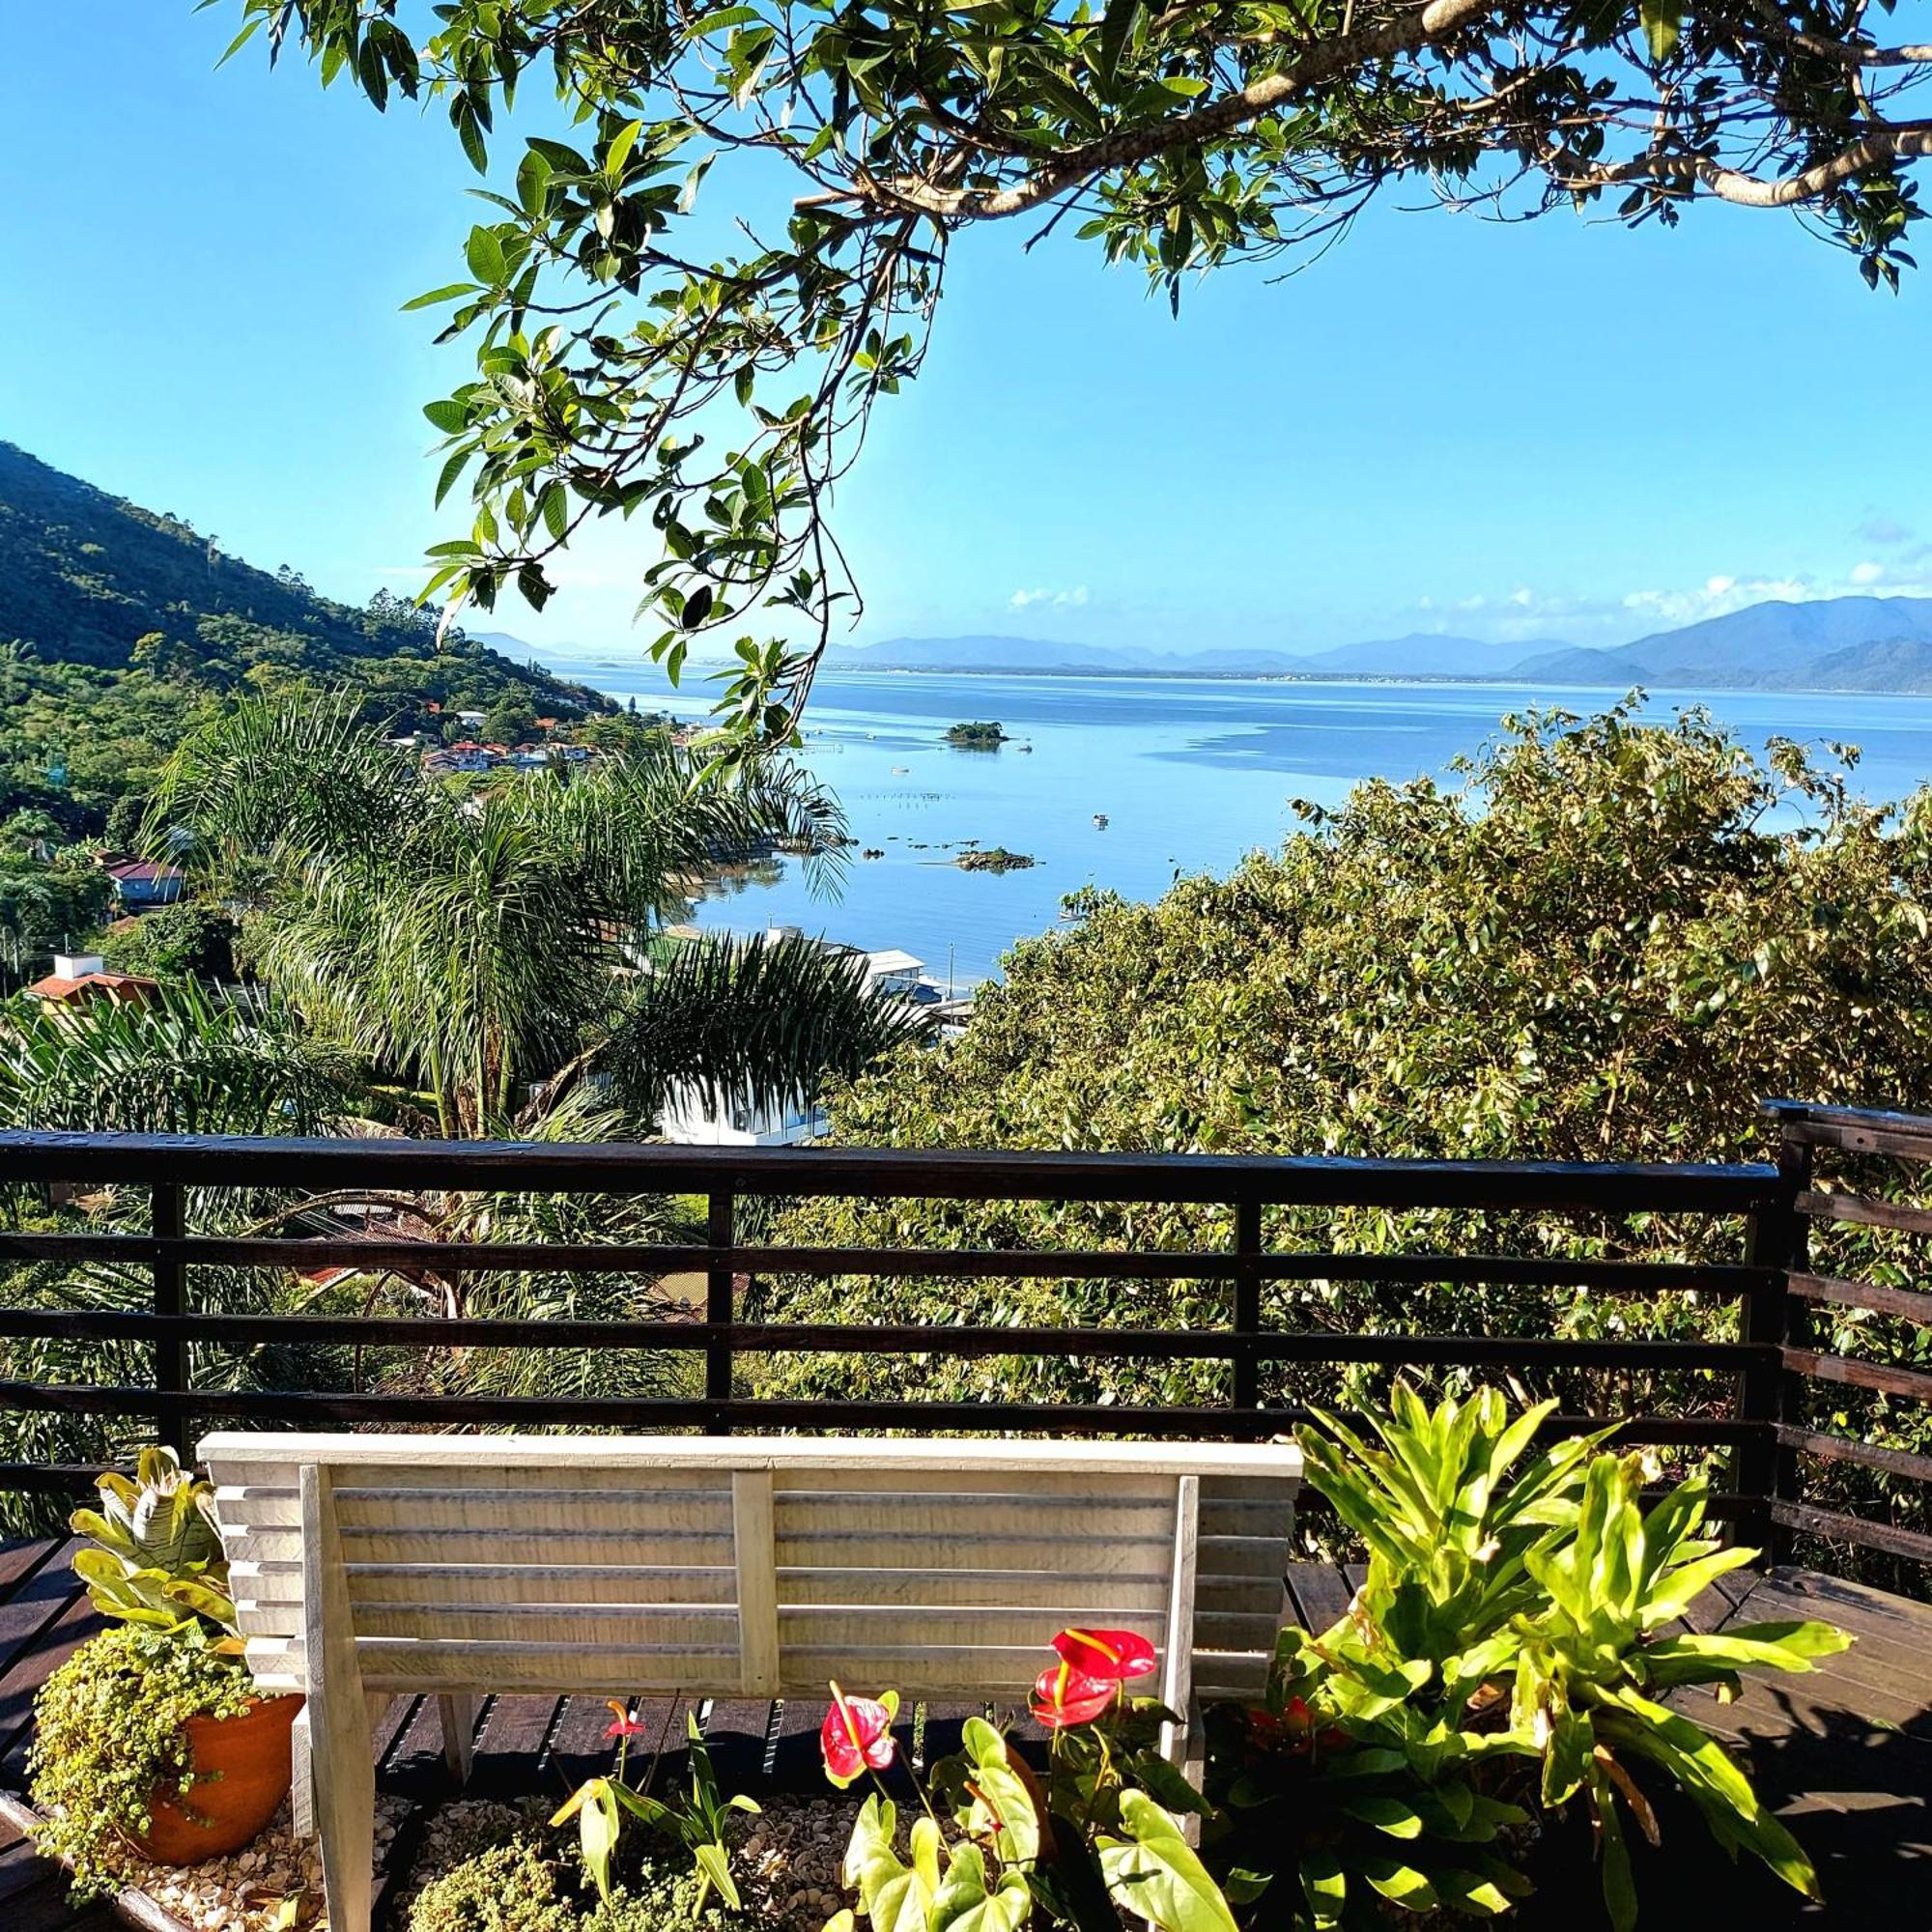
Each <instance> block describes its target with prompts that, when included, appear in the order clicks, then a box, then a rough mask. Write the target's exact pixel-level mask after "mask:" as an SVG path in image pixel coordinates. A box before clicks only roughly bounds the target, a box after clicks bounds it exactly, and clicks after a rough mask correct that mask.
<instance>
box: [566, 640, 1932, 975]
mask: <svg viewBox="0 0 1932 1932" xmlns="http://www.w3.org/2000/svg"><path fill="white" fill-rule="evenodd" d="M546 661H547V662H548V663H550V664H551V665H552V667H553V668H555V669H557V670H560V671H564V672H565V673H566V674H568V675H571V676H574V677H578V678H581V679H582V680H583V681H584V682H585V683H588V684H592V685H595V686H596V687H597V688H598V689H600V690H603V691H608V692H610V693H611V694H612V695H614V696H625V697H628V696H630V695H631V694H633V693H636V694H637V696H638V701H639V705H641V706H646V707H654V708H657V709H661V710H670V711H672V712H674V713H676V714H677V715H679V716H691V717H696V716H698V715H700V714H701V713H702V712H703V711H704V709H705V708H706V706H707V704H708V701H709V700H708V698H707V697H706V696H705V693H704V686H703V685H702V683H701V682H694V683H691V684H688V685H687V687H686V689H685V691H684V692H683V693H670V694H668V691H667V687H666V684H665V681H664V678H663V675H662V673H661V672H659V671H658V670H657V668H655V667H654V666H652V665H650V664H649V663H648V662H644V663H639V664H628V663H625V662H622V661H619V660H614V659H611V660H607V659H597V660H589V659H577V660H570V661H566V660H563V659H558V658H553V659H548V660H546ZM1618 696H1620V694H1619V693H1616V692H1610V691H1603V692H1595V691H1548V690H1536V689H1532V688H1530V687H1527V686H1503V685H1397V684H1352V683H1333V684H1302V683H1295V684H1280V683H1249V682H1245V681H1241V682H1236V681H1225V680H1218V679H1173V680H1169V679H1160V680H1151V679H1145V678H1068V677H967V676H960V677H952V676H939V675H931V674H919V675H910V674H905V673H893V672H869V673H864V674H859V675H830V674H828V675H827V676H824V677H821V678H820V679H819V681H818V683H817V686H816V688H815V689H814V691H813V695H812V700H811V707H810V714H809V718H808V732H807V745H806V753H805V755H806V757H807V758H808V760H809V761H810V764H811V765H812V767H813V768H814V769H815V770H816V771H817V772H818V774H819V775H820V777H822V778H823V779H824V780H825V781H826V782H827V783H829V784H830V785H831V786H832V787H833V788H834V789H835V790H836V791H837V792H838V796H839V798H840V799H841V800H842V801H843V803H844V806H845V810H846V813H847V815H848V817H849V818H850V821H851V826H852V830H853V832H854V834H855V835H856V836H857V838H859V840H860V844H861V846H869V847H874V848H877V849H879V850H881V851H883V852H884V854H885V856H884V858H882V859H875V860H867V861H862V860H861V859H859V857H858V855H857V852H856V850H855V852H854V853H853V854H852V863H851V865H850V867H848V869H847V872H846V876H845V880H844V884H843V888H842V891H841V892H840V894H839V895H838V897H837V898H836V899H829V900H828V899H824V898H814V897H813V896H812V895H811V894H810V892H809V891H808V890H807V888H806V885H805V882H804V880H803V878H802V877H801V875H800V868H799V867H797V866H796V865H790V864H787V865H786V866H785V867H783V870H782V875H781V877H780V879H779V880H778V882H777V883H776V884H772V885H755V886H749V887H746V888H745V889H744V890H742V891H739V892H736V893H734V894H730V895H725V896H722V897H719V898H715V899H712V900H710V901H708V902H707V903H706V904H705V905H704V906H703V907H702V908H701V909H700V911H699V915H698V917H699V921H700V923H703V924H706V925H710V926H716V927H727V928H730V929H732V930H734V931H746V932H751V931H760V930H762V929H763V928H764V927H765V926H766V925H768V924H788V925H800V926H803V927H804V928H806V929H807V930H808V931H811V932H821V931H822V932H826V933H829V934H830V935H831V936H832V937H834V938H837V939H840V940H845V941H848V942H850V943H852V944H854V945H858V946H863V947H867V948H868V949H871V948H879V947H894V946H896V947H903V948H905V949H906V950H907V951H908V952H914V953H917V954H918V955H919V956H920V957H921V958H922V959H923V960H924V961H925V962H926V966H927V969H928V971H929V972H930V973H931V974H932V975H933V976H934V977H936V978H938V979H939V980H942V981H944V980H945V979H946V978H947V975H948V973H949V972H951V973H952V976H953V978H954V980H955V981H956V982H957V983H958V984H959V985H960V986H961V987H964V986H966V985H968V984H970V983H972V982H973V981H976V980H981V979H984V978H987V977H989V976H991V975H993V974H995V973H997V972H998V970H999V959H1000V954H1001V953H1002V952H1005V950H1006V949H1007V948H1008V947H1009V946H1010V945H1011V944H1012V943H1013V941H1014V940H1016V939H1019V938H1022V937H1024V936H1025V935H1027V934H1029V933H1036V932H1040V931H1043V930H1045V929H1046V928H1048V927H1050V926H1051V925H1053V924H1054V923H1055V921H1056V920H1057V919H1058V917H1059V913H1060V906H1061V900H1062V899H1063V898H1064V897H1065V895H1066V894H1068V893H1071V892H1075V891H1078V890H1079V889H1080V888H1081V887H1083V886H1089V885H1095V886H1105V887H1110V888H1112V889H1113V890H1114V891H1116V892H1119V893H1122V894H1124V895H1127V896H1129V897H1133V898H1153V897H1157V896H1158V895H1160V894H1161V893H1162V892H1163V891H1165V890H1166V888H1167V887H1168V886H1169V885H1170V884H1171V883H1172V882H1173V880H1174V879H1175V878H1177V877H1178V876H1180V875H1182V874H1185V873H1189V872H1200V871H1225V870H1226V869H1227V868H1228V867H1231V866H1232V865H1234V864H1235V862H1236V860H1238V859H1239V858H1240V857H1241V856H1242V854H1243V853H1245V852H1248V851H1251V850H1253V849H1254V848H1255V847H1256V846H1266V845H1272V844H1275V843H1277V842H1279V840H1280V839H1281V838H1282V837H1283V836H1284V835H1285V834H1286V833H1287V832H1288V831H1289V830H1291V829H1292V827H1293V819H1292V817H1291V816H1290V814H1289V812H1288V810H1287V806H1288V801H1289V800H1291V799H1293V798H1307V799H1313V800H1315V801H1317V802H1318V803H1320V804H1323V805H1334V804H1337V803H1339V802H1340V801H1341V800H1342V798H1343V797H1344V796H1345V795H1346V794H1347V792H1348V790H1349V788H1350V785H1351V784H1353V783H1354V782H1355V781H1357V780H1358V779H1362V778H1368V777H1383V778H1389V779H1396V780H1402V779H1408V778H1413V777H1415V776H1417V775H1418V774H1420V773H1425V772H1430V773H1439V772H1441V771H1442V770H1443V769H1444V767H1445V766H1446V765H1447V764H1448V763H1449V761H1450V759H1452V758H1453V757H1455V756H1456V755H1457V754H1458V753H1464V752H1470V751H1473V750H1475V749H1476V748H1477V747H1478V746H1479V745H1481V744H1482V742H1483V741H1484V739H1485V738H1487V737H1489V736H1490V735H1491V734H1492V732H1494V730H1495V729H1496V726H1497V721H1498V720H1499V719H1500V718H1501V717H1502V715H1503V714H1504V713H1505V712H1508V711H1520V710H1523V709H1526V708H1528V707H1529V706H1532V705H1559V706H1561V707H1563V708H1565V709H1568V710H1572V711H1578V712H1589V711H1594V710H1601V709H1603V708H1604V707H1605V706H1606V705H1608V704H1611V703H1613V702H1615V701H1616V698H1617V697H1618ZM1686 704H1703V705H1706V706H1708V708H1709V709H1710V710H1711V711H1712V712H1713V713H1714V714H1715V715H1716V716H1717V717H1718V718H1719V720H1721V721H1722V722H1723V723H1725V724H1727V725H1730V726H1732V727H1733V728H1734V729H1735V730H1736V731H1738V732H1739V733H1740V734H1742V735H1743V736H1744V737H1745V738H1746V740H1747V742H1749V743H1751V744H1753V745H1761V744H1762V743H1763V742H1764V740H1766V739H1767V738H1770V737H1774V736H1786V737H1792V738H1797V739H1799V740H1801V741H1803V742H1805V743H1809V744H1818V745H1822V744H1823V743H1824V742H1825V741H1828V740H1835V741H1838V742H1841V743H1849V744H1854V745H1857V746H1859V747H1860V748H1861V751H1862V753H1863V756H1862V758H1861V762H1860V764H1859V767H1858V770H1857V772H1856V774H1855V780H1856V783H1857V786H1858V788H1859V789H1860V790H1861V791H1862V792H1863V793H1864V794H1865V795H1866V796H1867V797H1871V798H1875V799H1876V798H1884V799H1891V798H1898V797H1901V796H1903V795H1904V794H1905V793H1907V792H1909V791H1911V790H1913V789H1915V788H1916V787H1917V786H1918V785H1920V784H1922V783H1924V782H1926V781H1928V780H1932V696H1916V697H1889V696H1857V695H1851V694H1846V695H1818V694H1814V693H1804V694H1802V695H1791V694H1755V693H1742V692H1713V693H1698V692H1662V693H1659V694H1657V695H1656V696H1654V697H1653V698H1652V699H1651V701H1650V707H1649V708H1650V710H1651V711H1652V712H1653V713H1655V714H1658V715H1668V714H1670V713H1672V712H1674V711H1676V710H1678V709H1679V708H1681V707H1682V706H1684V705H1686ZM980 718H986V719H995V720H997V721H998V722H999V723H1000V724H1001V725H1004V726H1005V728H1006V730H1007V731H1008V732H1009V734H1011V736H1012V738H1013V740H1014V742H1013V743H1011V744H1009V745H1007V746H1005V747H1003V748H1002V749H1001V750H1000V751H998V752H991V753H986V752H958V751H953V750H952V749H951V748H949V747H948V746H947V745H946V744H945V743H944V742H943V740H944V736H945V732H946V728H947V726H948V725H953V724H956V723H958V722H959V721H961V720H963V719H980ZM1023 745H1024V746H1031V747H1032V750H1031V751H1030V752H1025V751H1022V750H1021V749H1020V747H1021V746H1023ZM1095 813H1103V814H1104V815H1105V816H1106V819H1107V826H1106V829H1105V830H1104V831H1103V830H1100V829H1098V828H1096V827H1095V825H1094V814H1095ZM969 838H971V839H977V840H978V841H979V842H980V844H981V845H989V846H990V845H1005V846H1007V847H1008V848H1009V849H1010V850H1012V851H1015V852H1027V853H1031V854H1032V855H1033V856H1034V857H1035V858H1036V859H1037V861H1038V862H1039V863H1038V864H1037V866H1036V867H1033V869H1031V870H1029V871H1019V872H1007V873H1003V874H995V873H988V872H962V871H960V870H959V869H958V868H957V867H954V866H952V865H951V864H949V863H948V861H949V860H950V859H951V857H952V851H953V850H956V849H957V844H958V841H960V840H962V839H969Z"/></svg>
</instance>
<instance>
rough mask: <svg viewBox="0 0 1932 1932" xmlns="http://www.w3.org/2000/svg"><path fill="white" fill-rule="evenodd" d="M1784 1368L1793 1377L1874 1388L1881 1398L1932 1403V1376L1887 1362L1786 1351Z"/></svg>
mask: <svg viewBox="0 0 1932 1932" xmlns="http://www.w3.org/2000/svg"><path fill="white" fill-rule="evenodd" d="M1784 1365H1785V1367H1786V1368H1787V1369H1789V1370H1791V1371H1792V1372H1793V1373H1794V1374H1797V1375H1801V1376H1810V1377H1811V1378H1814V1379H1815V1380H1818V1381H1821V1382H1838V1383H1841V1384H1843V1385H1844V1386H1845V1387H1847V1388H1861V1389H1872V1390H1875V1391H1876V1392H1877V1393H1879V1394H1880V1395H1896V1396H1903V1397H1905V1398H1907V1399H1908V1400H1909V1401H1913V1402H1932V1375H1928V1374H1927V1373H1926V1372H1925V1371H1924V1370H1922V1369H1895V1368H1892V1367H1891V1366H1890V1365H1889V1364H1888V1363H1885V1362H1861V1361H1859V1360H1858V1359H1857V1358H1856V1357H1854V1356H1851V1355H1826V1354H1820V1353H1818V1352H1817V1351H1816V1350H1812V1349H1786V1350H1785V1351H1784Z"/></svg>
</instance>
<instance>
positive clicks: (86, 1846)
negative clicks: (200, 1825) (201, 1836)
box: [27, 1623, 255, 1898]
mask: <svg viewBox="0 0 1932 1932" xmlns="http://www.w3.org/2000/svg"><path fill="white" fill-rule="evenodd" d="M254 1696H255V1692H254V1686H253V1683H252V1681H251V1680H250V1678H249V1676H248V1674H247V1672H246V1671H245V1670H242V1669H241V1668H240V1667H239V1665H238V1664H237V1662H236V1661H235V1660H234V1659H233V1658H232V1657H228V1656H224V1655H222V1654H221V1653H220V1652H219V1651H218V1650H217V1649H215V1648H213V1647H212V1646H210V1645H206V1644H203V1643H199V1642H187V1641H184V1640H183V1639H182V1637H181V1635H180V1634H178V1633H175V1632H170V1631H164V1630H160V1629H157V1628H155V1627H153V1626H151V1625H148V1624H145V1623H124V1624H117V1625H116V1626H115V1627H114V1628H113V1629H111V1630H106V1631H103V1632H102V1633H101V1634H99V1636H95V1637H90V1638H89V1639H88V1641H87V1642H86V1643H84V1644H82V1645H81V1647H80V1648H79V1649H78V1650H77V1651H75V1652H74V1654H73V1655H72V1657H71V1658H70V1659H69V1660H68V1661H67V1662H65V1663H63V1664H62V1665H61V1666H60V1668H59V1669H58V1670H56V1671H55V1672H54V1673H53V1675H52V1676H51V1677H49V1678H48V1679H47V1681H46V1683H45V1684H44V1685H43V1687H42V1689H41V1690H40V1693H39V1695H38V1696H36V1698H35V1699H34V1741H33V1745H32V1747H31V1749H30V1751H29V1754H28V1761H27V1768H28V1772H29V1775H30V1776H31V1778H32V1787H33V1798H34V1808H35V1809H36V1810H37V1811H38V1812H39V1813H40V1814H41V1817H42V1819H43V1824H42V1825H41V1826H40V1828H39V1829H38V1831H37V1832H36V1833H35V1837H36V1840H37V1842H38V1843H39V1845H40V1847H41V1849H42V1850H43V1851H44V1852H47V1853H50V1854H51V1855H52V1856H53V1857H55V1858H58V1859H61V1860H63V1861H66V1863H67V1864H68V1865H69V1867H70V1868H71V1872H72V1875H73V1884H74V1890H75V1892H76V1894H77V1895H78V1896H80V1897H82V1898H87V1897H91V1896H94V1895H96V1894H99V1893H103V1892H111V1891H113V1890H114V1889H116V1888H117V1887H118V1885H119V1884H120V1882H121V1881H120V1878H119V1876H118V1874H119V1871H120V1869H121V1861H122V1857H123V1855H124V1853H125V1850H126V1842H127V1840H128V1838H129V1837H132V1836H138V1835H139V1834H140V1833H144V1832H146V1831H147V1830H148V1829H149V1827H150V1825H151V1824H152V1823H153V1815H152V1811H151V1805H152V1803H153V1800H154V1798H155V1797H156V1794H157V1793H160V1794H164V1795H166V1796H167V1797H169V1798H171V1799H176V1800H179V1801H180V1802H181V1803H182V1804H184V1805H185V1807H187V1808H190V1809H191V1808H192V1805H193V1785H194V1782H195V1778H194V1767H193V1763H192V1759H191V1754H190V1751H189V1747H188V1741H187V1732H186V1729H185V1726H186V1723H187V1720H188V1719H190V1718H237V1717H240V1716H241V1714H242V1712H244V1711H245V1710H247V1709H248V1707H249V1706H250V1704H251V1703H252V1702H253V1701H254Z"/></svg>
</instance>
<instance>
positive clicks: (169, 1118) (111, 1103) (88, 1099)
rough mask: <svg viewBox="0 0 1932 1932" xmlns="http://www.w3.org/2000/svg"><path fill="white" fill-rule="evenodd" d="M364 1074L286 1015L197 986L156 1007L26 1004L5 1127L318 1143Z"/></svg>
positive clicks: (8, 1085)
mask: <svg viewBox="0 0 1932 1932" xmlns="http://www.w3.org/2000/svg"><path fill="white" fill-rule="evenodd" d="M351 1072H352V1069H351V1067H350V1065H349V1064H348V1063H347V1062H346V1061H345V1060H344V1058H343V1056H342V1055H341V1054H340V1053H339V1052H337V1051H336V1050H334V1049H332V1048H330V1047H328V1046H327V1045H325V1044H322V1043H319V1042H318V1041H316V1040H314V1039H311V1038H308V1037H305V1036H304V1035H303V1034H302V1033H301V1031H300V1029H299V1028H298V1026H297V1024H296V1023H295V1020H294V1018H293V1016H292V1015H291V1014H290V1013H289V1011H288V1009H287V1008H286V1007H284V1006H283V1005H282V1004H281V1003H279V1002H278V1001H276V1000H273V999H271V998H269V997H267V996H265V995H262V994H260V993H255V992H251V991H246V990H238V991H236V992H234V993H233V994H231V995H228V996H224V997H222V998H220V999H217V998H215V997H214V996H213V995H212V994H210V993H208V992H206V991H204V990H203V989H202V987H201V986H200V984H199V983H198V982H196V981H194V980H172V981H168V982H166V983H164V984H162V985H160V986H159V987H157V988H156V989H155V991H154V992H153V993H151V994H150V995H149V996H148V1001H147V1003H146V1004H134V1003H128V1004H127V1005H117V1004H111V1003H109V1002H108V1001H106V1000H91V1001H87V1002H84V1003H83V1004H81V1005H79V1006H77V1007H66V1006H56V1005H55V1004H53V1003H52V1002H50V1001H43V1000H36V999H31V998H26V997H22V998H20V999H18V1000H16V1001H14V1004H13V1006H12V1007H11V1009H9V1011H8V1014H7V1019H6V1024H5V1025H4V1027H0V1126H5V1127H11V1128H22V1129H30V1130H35V1131H41V1132H48V1131H60V1130H68V1131H82V1130H87V1131H93V1132H120V1133H160V1134H268V1133H277V1134H312V1133H321V1132H325V1131H327V1128H328V1127H329V1125H330V1123H331V1122H333V1121H334V1119H335V1118H336V1116H337V1115H338V1114H339V1113H340V1112H341V1110H342V1109H343V1108H344V1106H345V1105H346V1104H347V1099H348V1094H349V1091H350V1076H351Z"/></svg>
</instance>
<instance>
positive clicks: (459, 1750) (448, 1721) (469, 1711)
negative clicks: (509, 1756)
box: [436, 1691, 476, 1788]
mask: <svg viewBox="0 0 1932 1932" xmlns="http://www.w3.org/2000/svg"><path fill="white" fill-rule="evenodd" d="M436 1708H437V1714H438V1716H439V1717H440V1719H441V1720H442V1761H443V1762H444V1763H445V1764H446V1765H448V1767H449V1775H450V1776H452V1777H453V1778H455V1780H456V1782H457V1785H458V1787H459V1788H461V1787H462V1786H464V1785H466V1784H468V1783H469V1765H470V1760H471V1759H472V1758H473V1757H474V1756H475V1740H476V1699H475V1698H474V1697H472V1696H470V1695H469V1693H468V1692H465V1691H457V1692H455V1693H453V1694H450V1695H446V1696H441V1697H439V1698H438V1699H437V1700H436Z"/></svg>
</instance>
